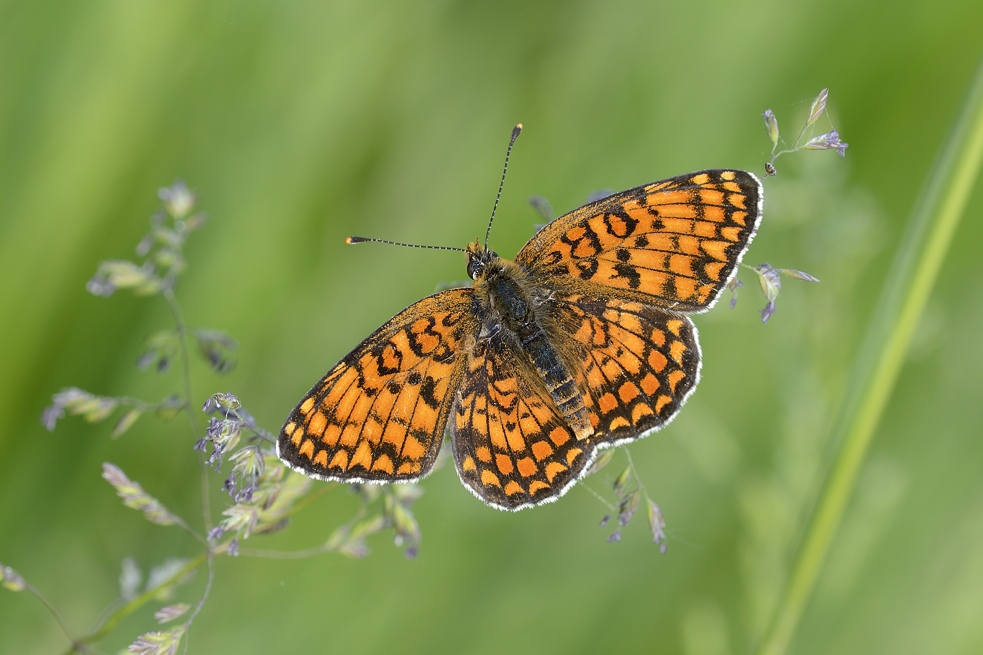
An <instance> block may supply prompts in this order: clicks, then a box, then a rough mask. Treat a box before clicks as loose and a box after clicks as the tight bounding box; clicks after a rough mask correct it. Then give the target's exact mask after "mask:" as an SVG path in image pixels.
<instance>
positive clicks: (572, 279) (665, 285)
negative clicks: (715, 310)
mask: <svg viewBox="0 0 983 655" xmlns="http://www.w3.org/2000/svg"><path fill="white" fill-rule="evenodd" d="M761 205H762V189H761V183H760V182H759V181H758V179H757V178H756V177H755V176H754V175H752V174H751V173H747V172H744V171H733V170H708V171H700V172H697V173H691V174H689V175H682V176H679V177H674V178H670V179H668V180H663V181H660V182H653V183H651V184H647V185H644V186H640V187H637V188H634V189H629V190H627V191H623V192H621V193H617V194H614V195H611V196H608V197H606V198H602V199H601V200H598V201H595V202H592V203H589V204H587V205H584V206H583V207H580V208H579V209H576V210H574V211H572V212H570V213H569V214H566V215H564V216H561V217H560V218H558V219H556V220H555V221H553V222H552V223H550V224H549V225H547V226H546V227H544V228H543V229H542V230H540V232H539V233H538V234H536V235H535V236H534V237H533V238H532V239H531V240H530V241H529V242H528V243H527V244H526V245H525V246H524V247H523V248H522V250H520V251H519V254H518V255H517V256H516V259H515V261H516V262H517V263H519V264H521V265H523V266H524V267H526V268H527V269H530V270H532V271H534V272H535V273H537V274H538V275H539V277H540V279H542V280H544V281H546V283H548V284H549V285H550V286H552V287H558V288H562V289H569V290H574V289H585V288H589V287H590V286H595V287H600V288H601V289H598V290H597V293H606V294H613V295H615V296H616V297H620V298H625V299H632V300H640V301H642V302H653V303H657V304H660V305H662V306H664V307H670V308H674V309H677V310H679V311H702V310H705V309H707V308H709V307H710V306H711V305H713V303H714V302H715V301H716V299H717V298H718V297H719V295H720V293H721V292H722V291H723V289H724V287H725V286H726V285H727V283H728V282H729V280H730V278H731V277H732V275H733V274H734V272H735V271H736V268H737V265H738V264H739V263H740V260H741V257H742V256H743V255H744V252H745V251H746V249H747V247H748V245H749V244H750V242H751V239H752V238H753V237H754V234H755V231H756V230H757V227H758V224H759V222H760V220H761Z"/></svg>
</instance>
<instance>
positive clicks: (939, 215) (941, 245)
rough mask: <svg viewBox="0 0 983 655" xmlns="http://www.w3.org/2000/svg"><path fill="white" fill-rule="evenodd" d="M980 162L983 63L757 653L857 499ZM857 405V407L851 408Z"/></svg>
mask: <svg viewBox="0 0 983 655" xmlns="http://www.w3.org/2000/svg"><path fill="white" fill-rule="evenodd" d="M981 163H983V62H981V64H980V67H979V69H978V70H977V73H976V78H975V80H974V82H973V85H972V87H971V89H970V93H969V95H968V97H967V100H966V103H965V105H964V107H963V111H962V115H961V116H960V118H959V121H958V123H957V124H956V127H955V129H954V130H953V131H952V134H951V135H950V137H949V141H948V143H947V144H946V147H945V150H944V151H943V153H942V156H941V158H940V160H939V162H938V165H937V166H936V167H935V170H934V175H933V176H932V178H931V179H930V180H929V184H928V186H927V188H926V190H925V192H924V194H923V196H922V199H921V202H919V204H918V205H917V207H916V209H915V211H914V213H913V215H912V220H911V222H910V224H909V229H908V232H907V234H906V236H905V241H904V242H903V244H902V247H901V249H900V251H899V253H898V258H897V260H896V261H895V265H894V270H893V271H892V274H891V275H890V276H889V277H888V284H887V287H886V288H885V292H884V295H883V296H882V299H881V303H880V305H879V308H878V311H877V313H876V314H875V317H874V320H873V322H872V324H871V330H870V332H869V333H868V335H867V339H866V341H865V348H864V350H865V351H866V355H867V357H866V359H865V360H863V361H861V362H860V364H859V365H858V367H857V372H856V375H855V377H854V379H853V383H852V384H851V386H850V391H849V394H848V401H847V403H846V404H845V407H844V411H843V414H842V418H841V420H840V423H839V428H838V429H837V432H836V433H835V436H836V438H837V439H836V441H835V442H834V443H839V444H841V446H840V448H839V452H838V454H837V456H836V459H835V461H834V463H833V466H832V469H831V470H830V474H829V476H828V478H827V480H826V484H825V486H824V487H823V488H822V490H821V491H820V496H819V500H818V504H817V506H816V510H815V512H814V514H813V516H812V518H811V520H810V522H809V524H808V525H807V526H806V529H805V534H804V538H803V540H802V542H801V544H800V546H799V549H798V552H797V553H796V556H795V561H794V563H793V566H792V570H791V572H790V574H789V577H788V579H787V581H786V584H785V588H784V590H783V592H782V595H781V598H780V601H779V604H778V606H777V609H776V613H775V617H774V620H773V622H772V625H771V627H770V631H769V632H768V633H767V635H766V637H765V639H764V640H763V642H762V645H761V648H760V650H759V653H761V654H762V655H781V654H783V653H785V652H786V651H787V649H788V646H789V644H790V643H791V641H792V639H793V637H794V636H795V631H796V628H797V627H798V625H799V621H800V619H801V617H802V613H803V612H804V610H805V608H806V606H807V604H808V603H809V600H810V598H811V597H812V595H813V592H814V590H815V586H816V581H817V580H818V578H819V574H820V572H821V571H822V567H823V565H824V563H825V561H826V557H827V555H828V553H829V550H830V546H831V544H832V542H833V539H834V538H835V537H836V533H837V530H838V529H839V526H840V523H841V521H842V519H843V514H844V512H845V510H846V508H847V506H848V504H849V501H850V498H851V497H852V495H853V490H854V487H855V486H856V481H857V476H858V474H859V472H860V469H861V467H862V465H863V462H864V459H865V457H866V454H867V451H868V449H869V447H870V442H871V440H872V438H873V436H874V433H875V431H876V429H877V426H878V424H879V422H880V419H881V416H882V415H883V413H884V408H885V406H886V405H887V402H888V400H889V399H890V396H891V392H892V391H893V389H894V386H895V383H896V381H897V378H898V373H899V371H900V369H901V366H902V365H903V364H904V360H905V355H906V353H907V351H908V347H909V345H910V344H911V338H912V335H913V334H914V331H915V328H916V327H917V326H918V321H919V319H920V318H921V316H922V313H923V311H924V309H925V305H926V302H927V301H928V297H929V293H930V292H931V290H932V287H933V286H934V284H935V280H936V278H937V277H938V273H939V270H940V268H941V267H942V263H943V262H944V260H945V256H946V253H947V252H948V250H949V246H950V244H951V242H952V237H953V234H954V233H955V231H956V228H957V227H958V225H959V221H960V219H961V218H962V216H963V212H964V210H965V207H966V203H967V202H968V200H969V197H970V194H971V193H972V191H973V188H974V185H975V184H976V182H977V180H978V179H979V176H980V167H981ZM851 400H852V402H851Z"/></svg>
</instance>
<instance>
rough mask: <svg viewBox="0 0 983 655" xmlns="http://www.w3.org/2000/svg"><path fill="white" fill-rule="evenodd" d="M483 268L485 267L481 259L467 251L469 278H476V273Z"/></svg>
mask: <svg viewBox="0 0 983 655" xmlns="http://www.w3.org/2000/svg"><path fill="white" fill-rule="evenodd" d="M484 268H485V263H484V262H483V261H481V260H480V259H478V258H477V257H475V256H474V255H472V254H471V253H468V277H469V278H471V279H472V280H477V279H478V274H479V273H481V271H482V270H484Z"/></svg>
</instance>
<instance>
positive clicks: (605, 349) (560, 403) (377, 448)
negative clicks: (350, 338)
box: [277, 126, 763, 511]
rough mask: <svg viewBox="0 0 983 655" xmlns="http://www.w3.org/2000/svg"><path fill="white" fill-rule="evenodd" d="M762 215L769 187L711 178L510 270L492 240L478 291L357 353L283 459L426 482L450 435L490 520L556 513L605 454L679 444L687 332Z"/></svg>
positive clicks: (689, 367) (686, 387)
mask: <svg viewBox="0 0 983 655" xmlns="http://www.w3.org/2000/svg"><path fill="white" fill-rule="evenodd" d="M520 128H521V126H517V128H516V130H514V131H513V137H512V142H513V143H514V141H515V137H516V136H517V135H518V131H519V129H520ZM511 146H512V143H510V145H509V149H510V151H511ZM507 163H508V156H506V164H507ZM503 180H504V173H503ZM499 193H501V187H500V188H499ZM762 201H763V190H762V187H761V182H760V181H759V180H758V178H757V177H755V176H754V175H753V174H751V173H748V172H744V171H739V170H705V171H699V172H696V173H689V174H687V175H680V176H678V177H673V178H669V179H667V180H661V181H658V182H652V183H651V184H645V185H642V186H639V187H636V188H633V189H629V190H627V191H622V192H620V193H615V194H613V195H610V196H607V197H605V198H601V199H599V200H595V201H593V202H589V203H588V204H586V205H584V206H582V207H580V208H578V209H575V210H573V211H572V212H570V213H568V214H565V215H563V216H560V217H559V218H557V219H555V220H553V221H552V222H550V223H549V224H548V225H546V226H545V227H543V228H542V229H540V230H539V232H538V233H537V234H536V235H535V236H533V238H532V239H530V240H529V242H528V243H526V244H525V245H524V246H523V247H522V249H521V250H519V252H518V254H517V255H516V257H515V259H514V260H511V261H510V260H508V259H505V258H502V257H500V256H499V255H498V254H497V253H495V252H494V251H492V250H489V249H488V247H487V241H488V235H487V233H486V237H485V243H484V245H482V244H481V243H480V242H479V241H475V242H473V243H471V244H469V245H468V246H467V248H466V249H464V251H465V253H466V255H467V271H468V276H469V277H470V278H471V280H472V281H473V285H472V286H470V287H464V288H456V289H449V290H445V291H440V292H439V293H436V294H434V295H432V296H430V297H428V298H424V299H423V300H421V301H419V302H417V303H414V304H413V305H410V306H409V307H408V308H406V309H405V310H403V311H402V312H400V313H398V314H397V315H396V316H394V317H393V318H392V319H391V320H390V321H389V322H387V323H386V324H385V325H383V326H382V327H380V328H379V329H378V330H376V331H375V332H374V333H373V334H371V335H370V336H369V337H368V338H367V339H365V340H364V341H363V342H362V343H360V344H359V345H358V346H356V347H355V349H354V350H352V351H351V352H350V353H349V354H348V355H346V356H345V358H344V359H342V360H341V361H340V362H339V363H338V364H337V365H335V366H334V368H332V369H331V370H330V371H328V373H327V375H325V376H324V378H322V379H321V380H320V381H319V382H318V383H317V384H315V385H314V387H313V388H312V389H311V390H310V392H308V394H307V395H306V396H304V398H303V400H301V401H300V403H299V404H298V405H297V407H296V408H295V409H294V410H293V411H292V412H291V413H290V416H289V417H288V418H287V420H286V423H285V425H284V426H283V430H282V431H281V432H280V435H279V437H278V439H277V454H278V456H279V457H280V459H282V460H283V461H284V462H285V463H286V464H287V465H288V466H290V467H291V468H293V469H294V470H297V471H299V472H301V473H304V474H306V475H309V476H311V477H314V478H318V479H322V480H341V481H345V482H381V483H384V482H410V481H415V480H419V479H420V478H422V477H423V476H425V475H427V474H428V473H429V472H430V470H431V469H432V467H433V465H434V461H435V460H436V458H437V454H438V452H439V450H440V447H441V443H442V442H443V440H444V437H445V435H447V436H448V437H449V438H450V447H451V451H452V452H453V456H454V462H455V465H456V468H457V472H458V475H459V476H460V478H461V481H462V482H463V483H464V485H465V487H466V488H467V489H469V490H470V491H471V492H472V493H473V494H474V495H475V496H477V497H478V498H479V499H480V500H482V501H484V502H485V503H487V504H488V505H490V506H492V507H496V508H498V509H503V510H513V511H514V510H520V509H524V508H527V507H532V506H536V505H540V504H543V503H547V502H551V501H554V500H556V499H557V498H559V497H560V496H562V495H563V494H565V493H566V492H567V491H568V490H569V489H570V488H571V486H572V485H573V484H574V483H575V482H576V481H577V480H578V479H579V478H580V477H581V476H582V475H583V474H584V473H585V472H586V471H587V470H588V468H589V465H590V464H591V462H592V461H593V459H594V457H595V456H596V454H597V453H598V451H599V450H601V449H604V448H609V447H612V446H616V445H619V444H623V443H626V442H630V441H634V440H636V439H639V438H641V437H643V436H645V435H647V434H649V433H651V432H653V431H655V430H658V429H659V428H661V427H663V426H665V425H666V424H667V423H669V421H671V420H672V419H673V418H674V417H675V416H676V414H677V413H678V412H679V410H680V408H681V407H682V405H683V403H684V402H686V399H687V398H689V396H690V394H692V393H693V390H694V389H695V388H696V385H697V383H698V382H699V378H700V368H701V354H700V344H699V340H698V336H697V330H696V326H695V325H694V324H693V322H692V321H691V320H690V318H689V317H688V316H687V315H688V314H692V313H699V312H703V311H706V310H707V309H709V308H710V307H711V306H712V305H713V304H714V303H715V302H716V301H717V299H718V298H719V297H720V295H721V293H722V292H723V291H724V289H725V287H726V286H727V284H728V282H729V281H730V279H731V278H732V277H733V276H734V275H735V273H736V270H737V266H738V264H739V263H740V261H741V258H742V257H743V255H744V253H745V252H746V250H747V248H748V245H749V244H750V243H751V239H752V238H753V237H754V234H755V232H756V230H757V228H758V224H759V223H760V221H761V212H762ZM496 205H497V200H496ZM492 214H493V216H494V211H493V213H492ZM490 227H491V226H490V224H489V230H490Z"/></svg>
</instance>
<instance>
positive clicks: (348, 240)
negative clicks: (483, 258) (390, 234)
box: [345, 237, 467, 252]
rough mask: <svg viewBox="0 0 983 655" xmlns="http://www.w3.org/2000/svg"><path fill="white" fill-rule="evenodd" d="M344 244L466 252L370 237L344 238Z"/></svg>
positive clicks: (449, 247)
mask: <svg viewBox="0 0 983 655" xmlns="http://www.w3.org/2000/svg"><path fill="white" fill-rule="evenodd" d="M345 243H347V244H353V243H388V244H389V245H390V246H403V247H404V248H429V249H430V250H456V251H457V252H467V250H465V249H464V248H455V247H454V246H427V245H422V244H419V243H400V242H399V241H388V240H386V239H374V238H372V237H345Z"/></svg>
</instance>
